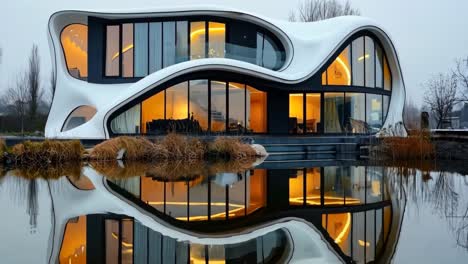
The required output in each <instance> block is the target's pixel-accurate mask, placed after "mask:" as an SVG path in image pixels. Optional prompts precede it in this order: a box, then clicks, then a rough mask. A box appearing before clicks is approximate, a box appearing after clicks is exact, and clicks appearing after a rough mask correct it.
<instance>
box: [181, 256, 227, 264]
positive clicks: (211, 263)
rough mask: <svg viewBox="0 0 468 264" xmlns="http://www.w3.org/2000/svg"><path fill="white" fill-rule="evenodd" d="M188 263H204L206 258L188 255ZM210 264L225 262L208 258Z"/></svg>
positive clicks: (222, 263)
mask: <svg viewBox="0 0 468 264" xmlns="http://www.w3.org/2000/svg"><path fill="white" fill-rule="evenodd" d="M190 263H193V264H198V263H203V264H204V263H206V260H205V259H204V258H203V259H201V258H196V257H190ZM209 263H210V264H224V263H226V261H224V260H213V259H211V258H210V262H209Z"/></svg>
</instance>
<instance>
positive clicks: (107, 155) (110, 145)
mask: <svg viewBox="0 0 468 264" xmlns="http://www.w3.org/2000/svg"><path fill="white" fill-rule="evenodd" d="M121 149H125V151H126V152H125V159H127V160H151V159H152V155H153V143H152V142H151V141H149V140H147V139H145V138H141V137H117V138H112V139H109V140H106V141H104V142H102V143H100V144H98V145H96V146H95V147H94V148H93V149H92V151H91V153H90V155H89V158H90V159H91V160H115V159H116V158H117V154H118V152H119V151H120V150H121Z"/></svg>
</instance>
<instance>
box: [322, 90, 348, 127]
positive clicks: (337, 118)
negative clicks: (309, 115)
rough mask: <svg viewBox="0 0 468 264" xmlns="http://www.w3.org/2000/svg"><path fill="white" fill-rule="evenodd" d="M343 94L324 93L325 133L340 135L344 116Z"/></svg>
mask: <svg viewBox="0 0 468 264" xmlns="http://www.w3.org/2000/svg"><path fill="white" fill-rule="evenodd" d="M343 110H344V93H325V98H324V112H325V113H324V116H325V117H324V118H325V120H324V126H325V133H342V132H344V131H343V116H344V111H343Z"/></svg>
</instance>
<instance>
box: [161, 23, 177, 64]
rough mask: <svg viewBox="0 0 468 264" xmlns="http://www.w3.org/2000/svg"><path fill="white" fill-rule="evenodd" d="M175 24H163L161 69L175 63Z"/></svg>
mask: <svg viewBox="0 0 468 264" xmlns="http://www.w3.org/2000/svg"><path fill="white" fill-rule="evenodd" d="M175 25H176V24H175V22H164V23H163V67H167V66H171V65H173V64H175V62H176V34H175V33H176V26H175Z"/></svg>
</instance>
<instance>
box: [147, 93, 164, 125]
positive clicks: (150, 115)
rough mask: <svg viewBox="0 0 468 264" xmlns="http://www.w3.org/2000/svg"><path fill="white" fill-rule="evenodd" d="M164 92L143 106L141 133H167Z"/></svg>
mask: <svg viewBox="0 0 468 264" xmlns="http://www.w3.org/2000/svg"><path fill="white" fill-rule="evenodd" d="M164 105H165V100H164V91H162V92H159V93H157V94H155V95H153V96H151V97H150V98H148V99H146V100H144V101H143V102H142V104H141V108H142V109H141V132H142V133H147V134H162V133H164V132H166V131H165V128H164V126H163V124H162V123H163V122H164V119H165V118H164Z"/></svg>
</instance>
